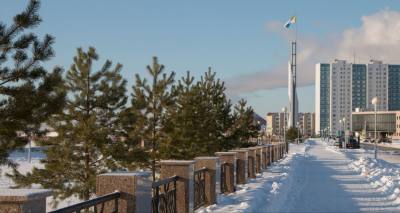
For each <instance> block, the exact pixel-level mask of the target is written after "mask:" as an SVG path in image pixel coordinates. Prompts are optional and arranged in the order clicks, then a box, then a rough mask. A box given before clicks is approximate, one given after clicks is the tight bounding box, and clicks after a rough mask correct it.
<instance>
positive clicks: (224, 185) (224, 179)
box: [221, 162, 235, 193]
mask: <svg viewBox="0 0 400 213" xmlns="http://www.w3.org/2000/svg"><path fill="white" fill-rule="evenodd" d="M233 167H234V166H233V164H232V163H227V162H224V163H223V164H221V193H226V192H229V189H228V178H229V179H230V180H229V181H230V183H231V184H233V182H234V178H235V177H234V175H231V174H229V173H233V169H234V168H233ZM233 190H235V189H233Z"/></svg>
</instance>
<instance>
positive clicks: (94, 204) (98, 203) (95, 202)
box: [50, 192, 121, 213]
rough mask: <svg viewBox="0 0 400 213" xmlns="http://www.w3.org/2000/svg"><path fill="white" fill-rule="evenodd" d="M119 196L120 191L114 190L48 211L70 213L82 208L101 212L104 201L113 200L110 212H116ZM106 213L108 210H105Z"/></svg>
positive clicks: (97, 212) (51, 212)
mask: <svg viewBox="0 0 400 213" xmlns="http://www.w3.org/2000/svg"><path fill="white" fill-rule="evenodd" d="M120 197H121V193H120V192H114V193H111V194H107V195H103V196H99V197H96V198H93V199H90V200H88V201H84V202H81V203H77V204H74V205H72V206H68V207H65V208H61V209H57V210H55V211H50V213H72V212H81V211H82V210H89V211H90V210H92V209H93V210H92V211H93V212H95V213H103V212H104V205H105V203H106V202H109V201H114V209H113V210H112V211H110V213H117V212H118V199H119V198H120ZM107 213H108V212H107Z"/></svg>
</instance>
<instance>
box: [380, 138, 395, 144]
mask: <svg viewBox="0 0 400 213" xmlns="http://www.w3.org/2000/svg"><path fill="white" fill-rule="evenodd" d="M391 142H392V140H391V139H390V138H379V140H378V143H391Z"/></svg>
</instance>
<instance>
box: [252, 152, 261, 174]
mask: <svg viewBox="0 0 400 213" xmlns="http://www.w3.org/2000/svg"><path fill="white" fill-rule="evenodd" d="M254 149H255V150H256V173H257V174H259V173H261V164H262V147H260V146H256V147H254Z"/></svg>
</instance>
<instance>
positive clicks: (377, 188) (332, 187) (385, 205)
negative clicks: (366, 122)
mask: <svg viewBox="0 0 400 213" xmlns="http://www.w3.org/2000/svg"><path fill="white" fill-rule="evenodd" d="M370 156H371V152H370V151H366V150H363V149H359V150H341V149H337V148H335V147H333V146H331V145H329V144H326V143H323V142H321V141H320V140H319V139H311V140H307V141H306V142H305V143H304V144H300V145H291V146H290V153H289V155H288V156H287V157H285V158H284V159H282V160H280V161H279V162H277V163H274V164H273V165H272V166H271V167H269V168H268V169H267V171H265V172H263V173H262V174H260V175H259V177H257V179H252V180H250V182H249V183H247V184H244V185H240V186H238V187H237V191H236V192H235V193H232V194H228V195H218V203H217V204H215V205H212V206H209V207H205V208H200V209H198V210H197V212H199V213H208V212H399V211H400V197H399V196H400V189H399V188H400V169H399V167H398V166H397V165H395V164H392V163H389V162H387V161H384V160H379V161H375V160H373V159H371V158H370Z"/></svg>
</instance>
